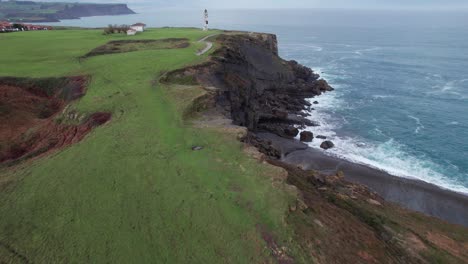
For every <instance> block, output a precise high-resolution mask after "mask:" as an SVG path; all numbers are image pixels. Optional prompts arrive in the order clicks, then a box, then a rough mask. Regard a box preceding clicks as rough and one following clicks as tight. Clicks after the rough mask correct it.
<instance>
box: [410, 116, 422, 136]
mask: <svg viewBox="0 0 468 264" xmlns="http://www.w3.org/2000/svg"><path fill="white" fill-rule="evenodd" d="M408 117H409V118H411V119H413V120H414V121H416V125H417V126H416V129H415V130H414V133H415V134H419V132H420V131H421V129H424V128H425V127H424V125H423V124H422V123H421V120H420V119H419V118H417V117H415V116H412V115H409V116H408Z"/></svg>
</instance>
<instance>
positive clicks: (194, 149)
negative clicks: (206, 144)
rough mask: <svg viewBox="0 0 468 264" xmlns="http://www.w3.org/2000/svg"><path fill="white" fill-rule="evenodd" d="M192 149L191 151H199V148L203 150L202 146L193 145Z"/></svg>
mask: <svg viewBox="0 0 468 264" xmlns="http://www.w3.org/2000/svg"><path fill="white" fill-rule="evenodd" d="M192 150H193V151H200V150H203V147H202V146H193V147H192Z"/></svg>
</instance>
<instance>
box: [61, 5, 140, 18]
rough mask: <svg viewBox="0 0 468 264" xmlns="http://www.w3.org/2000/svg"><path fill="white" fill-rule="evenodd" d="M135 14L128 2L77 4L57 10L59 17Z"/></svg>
mask: <svg viewBox="0 0 468 264" xmlns="http://www.w3.org/2000/svg"><path fill="white" fill-rule="evenodd" d="M128 14H135V12H133V11H132V10H131V9H130V8H128V6H127V5H126V4H77V5H73V6H71V7H67V8H65V9H64V10H62V11H59V12H57V13H56V14H55V15H54V16H55V17H56V18H57V19H75V18H80V17H89V16H114V15H128Z"/></svg>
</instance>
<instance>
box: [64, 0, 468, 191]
mask: <svg viewBox="0 0 468 264" xmlns="http://www.w3.org/2000/svg"><path fill="white" fill-rule="evenodd" d="M134 8H135V9H136V10H137V11H139V12H141V14H137V15H131V16H119V17H92V18H85V19H82V20H70V21H64V22H62V23H61V24H62V25H73V26H86V27H102V26H105V25H107V24H123V23H127V24H130V23H134V22H137V21H141V22H145V23H147V24H148V25H150V26H194V27H198V26H200V25H201V24H202V23H201V21H202V15H201V14H202V13H201V11H199V10H157V9H155V8H154V7H148V6H135V7H134ZM210 15H211V17H210V21H211V26H212V27H216V28H223V29H241V30H251V31H264V32H271V33H275V34H277V35H278V37H279V41H280V54H281V56H283V57H284V58H287V59H294V60H297V61H299V62H300V63H302V64H305V65H307V66H309V67H311V68H313V69H315V70H316V71H317V72H318V73H321V75H322V76H323V77H324V78H325V79H327V80H328V81H329V82H330V83H331V84H332V85H333V86H334V87H335V88H336V91H335V92H332V93H328V94H327V95H324V96H321V97H319V98H318V101H319V102H320V104H319V105H317V106H316V110H315V111H314V113H313V115H312V117H311V118H312V119H313V120H315V121H319V122H320V124H321V126H320V127H318V128H308V129H309V130H311V131H313V132H314V133H315V134H322V135H325V136H328V137H329V138H330V139H331V140H333V141H334V142H335V143H336V146H337V147H336V148H335V149H333V150H332V151H329V152H328V153H329V154H331V155H337V156H340V157H343V158H346V159H349V160H352V161H355V162H359V163H363V164H367V165H370V166H373V167H376V168H380V169H383V170H386V171H388V172H390V173H392V174H395V175H399V176H402V177H410V178H417V179H421V180H424V181H427V182H430V183H434V184H437V185H439V186H442V187H445V188H448V189H452V190H456V191H459V192H464V193H468V12H464V11H456V12H455V11H444V12H417V11H412V12H409V11H404V12H403V11H391V12H390V11H389V12H383V11H346V10H286V11H280V10H232V11H226V10H224V11H222V10H218V11H217V10H214V11H211V12H210ZM314 100H316V99H314ZM318 144H319V142H318V141H317V142H314V143H312V144H311V146H312V147H318Z"/></svg>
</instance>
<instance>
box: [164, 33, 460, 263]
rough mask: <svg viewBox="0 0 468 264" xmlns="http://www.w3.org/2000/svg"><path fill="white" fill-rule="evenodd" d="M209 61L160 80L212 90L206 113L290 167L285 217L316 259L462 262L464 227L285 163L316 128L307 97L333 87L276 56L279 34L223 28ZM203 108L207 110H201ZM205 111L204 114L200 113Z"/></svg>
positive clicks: (274, 161) (267, 156)
mask: <svg viewBox="0 0 468 264" xmlns="http://www.w3.org/2000/svg"><path fill="white" fill-rule="evenodd" d="M216 42H217V46H218V47H219V48H218V49H217V50H216V51H215V52H214V53H213V54H212V56H211V58H210V59H209V60H208V61H207V62H205V63H203V64H201V65H196V66H191V67H188V68H185V69H180V70H176V71H173V72H170V73H168V74H167V75H166V76H165V77H164V78H163V80H162V81H166V82H171V83H179V84H187V83H189V84H193V83H199V84H201V85H203V86H204V87H205V89H207V90H209V91H210V93H209V96H210V97H211V99H210V100H206V98H205V100H204V102H208V103H207V104H206V103H205V105H204V107H205V108H209V109H210V111H209V112H213V111H215V112H217V113H218V114H219V115H222V116H224V117H225V118H229V119H231V120H232V123H233V124H234V125H237V126H242V127H246V128H247V129H248V134H247V135H246V136H245V137H243V139H242V140H243V141H244V142H246V143H249V144H251V145H253V146H255V147H257V149H258V150H259V151H260V152H261V153H263V154H262V155H256V156H255V157H256V158H257V159H258V160H260V161H262V162H268V163H270V164H272V165H273V166H277V167H281V168H283V169H285V170H286V171H287V172H288V179H287V181H288V183H289V184H291V185H294V186H295V187H296V188H297V189H298V190H299V191H300V197H299V199H298V201H297V203H296V205H294V206H291V207H290V211H289V214H288V217H287V219H286V222H287V224H288V225H291V226H293V228H294V230H295V235H294V238H293V239H295V240H296V241H297V242H298V243H299V244H300V245H301V247H302V249H303V250H304V251H305V252H306V254H307V255H308V256H309V257H310V259H313V260H315V261H316V262H318V263H433V262H434V260H436V262H439V261H440V262H441V263H442V262H443V263H463V262H467V261H468V255H467V254H466V252H468V240H467V237H468V236H467V235H468V230H467V229H466V228H464V227H461V226H456V225H452V224H449V223H447V222H444V221H442V220H439V219H436V218H432V217H429V216H426V215H423V214H420V213H417V212H413V211H409V210H406V209H403V208H401V207H399V206H396V205H394V204H392V203H388V202H386V201H385V200H384V199H382V198H381V197H380V196H379V195H378V194H376V193H375V192H372V191H371V190H369V189H368V188H367V187H365V186H363V185H359V184H353V183H350V182H348V181H346V180H345V177H344V175H343V174H342V173H336V174H331V175H330V174H324V173H321V172H319V171H314V170H304V169H301V168H299V167H297V166H294V165H290V164H287V163H285V162H283V161H282V159H281V158H282V157H283V156H284V155H285V154H287V153H288V152H291V151H296V150H298V149H306V148H307V145H305V144H302V143H300V142H297V141H296V142H295V143H294V141H291V140H290V139H292V138H294V137H295V136H297V134H298V132H299V131H298V129H297V128H298V127H302V126H305V125H308V126H310V125H315V124H314V122H312V121H310V118H309V119H307V118H306V117H307V114H305V113H304V110H310V108H311V104H310V103H309V102H308V101H307V100H306V99H307V98H312V97H314V96H318V95H320V94H322V93H324V92H329V91H332V90H333V88H332V87H330V85H328V83H327V82H326V81H325V80H323V79H320V76H319V75H318V74H316V73H314V72H313V71H312V70H311V69H309V68H307V67H305V66H302V65H300V64H298V63H297V62H295V61H285V60H283V59H281V58H280V57H279V56H278V45H277V40H276V36H274V35H271V34H260V33H249V34H247V33H243V34H240V33H232V32H229V33H226V34H223V35H220V36H218V37H217V39H216ZM205 110H206V109H205ZM202 115H203V113H202Z"/></svg>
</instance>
